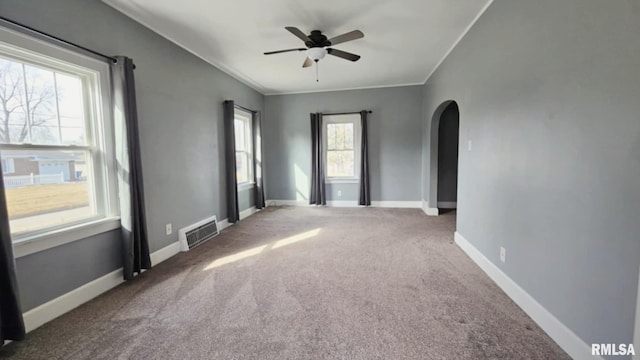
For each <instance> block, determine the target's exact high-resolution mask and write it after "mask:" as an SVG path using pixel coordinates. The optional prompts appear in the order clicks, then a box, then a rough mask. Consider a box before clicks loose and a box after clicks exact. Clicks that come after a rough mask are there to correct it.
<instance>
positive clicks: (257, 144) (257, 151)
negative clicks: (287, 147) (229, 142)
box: [252, 111, 265, 209]
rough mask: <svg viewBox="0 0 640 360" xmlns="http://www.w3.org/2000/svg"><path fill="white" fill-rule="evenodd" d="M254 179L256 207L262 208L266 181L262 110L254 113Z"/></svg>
mask: <svg viewBox="0 0 640 360" xmlns="http://www.w3.org/2000/svg"><path fill="white" fill-rule="evenodd" d="M252 128H253V134H252V135H253V180H254V181H255V183H256V184H255V186H254V188H253V190H254V198H255V204H256V209H262V208H264V206H265V203H264V183H263V180H262V174H263V169H264V163H263V162H262V117H261V114H260V112H259V111H258V112H254V113H253V126H252Z"/></svg>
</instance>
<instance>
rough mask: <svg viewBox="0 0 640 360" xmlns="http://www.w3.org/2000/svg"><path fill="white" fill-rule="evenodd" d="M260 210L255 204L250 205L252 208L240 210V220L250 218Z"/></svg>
mask: <svg viewBox="0 0 640 360" xmlns="http://www.w3.org/2000/svg"><path fill="white" fill-rule="evenodd" d="M258 211H260V210H258V209H256V207H255V206H252V207H250V208H248V209H246V210H242V211H240V220H244V219H246V218H248V217H249V216H251V215H253V214H255V213H257V212H258Z"/></svg>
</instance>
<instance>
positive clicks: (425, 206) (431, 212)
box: [421, 200, 440, 216]
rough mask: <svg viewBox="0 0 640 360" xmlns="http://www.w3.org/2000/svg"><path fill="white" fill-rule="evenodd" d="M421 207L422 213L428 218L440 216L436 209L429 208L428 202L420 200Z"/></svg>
mask: <svg viewBox="0 0 640 360" xmlns="http://www.w3.org/2000/svg"><path fill="white" fill-rule="evenodd" d="M421 205H422V206H421V208H422V211H424V213H425V214H427V215H428V216H438V215H439V214H440V212H439V211H438V208H430V207H429V202H428V201H426V200H422V204H421Z"/></svg>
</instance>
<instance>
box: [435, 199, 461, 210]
mask: <svg viewBox="0 0 640 360" xmlns="http://www.w3.org/2000/svg"><path fill="white" fill-rule="evenodd" d="M438 207H439V208H442V209H455V208H457V207H458V202H457V201H438Z"/></svg>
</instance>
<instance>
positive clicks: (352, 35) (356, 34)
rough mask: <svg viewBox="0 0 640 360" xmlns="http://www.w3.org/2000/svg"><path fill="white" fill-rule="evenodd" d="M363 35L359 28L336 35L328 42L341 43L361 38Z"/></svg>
mask: <svg viewBox="0 0 640 360" xmlns="http://www.w3.org/2000/svg"><path fill="white" fill-rule="evenodd" d="M363 37H364V34H363V33H362V31H360V30H353V31H351V32H348V33H346V34H342V35H339V36H336V37H334V38H331V39H329V42H330V43H331V45H338V44H341V43H343V42H347V41H351V40H355V39H362V38H363Z"/></svg>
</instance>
